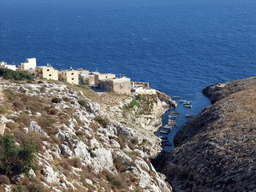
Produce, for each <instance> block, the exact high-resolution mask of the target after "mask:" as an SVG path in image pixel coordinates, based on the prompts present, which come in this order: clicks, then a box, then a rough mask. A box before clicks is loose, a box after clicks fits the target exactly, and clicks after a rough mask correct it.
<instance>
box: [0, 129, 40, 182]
mask: <svg viewBox="0 0 256 192" xmlns="http://www.w3.org/2000/svg"><path fill="white" fill-rule="evenodd" d="M0 145H1V152H0V161H1V162H0V173H2V174H4V175H7V176H8V177H9V178H10V177H11V176H13V175H17V174H20V173H24V174H25V175H26V176H27V177H29V170H30V169H31V168H32V169H34V168H35V166H34V164H33V161H34V158H35V154H37V153H38V152H39V145H38V144H37V143H35V142H33V141H28V140H26V141H25V142H24V143H23V144H21V145H20V146H16V145H15V141H14V139H13V136H12V135H10V134H4V136H2V137H1V138H0Z"/></svg>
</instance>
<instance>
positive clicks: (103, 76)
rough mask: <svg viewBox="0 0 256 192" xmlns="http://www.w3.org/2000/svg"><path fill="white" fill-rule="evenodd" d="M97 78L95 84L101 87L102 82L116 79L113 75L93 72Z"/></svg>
mask: <svg viewBox="0 0 256 192" xmlns="http://www.w3.org/2000/svg"><path fill="white" fill-rule="evenodd" d="M93 74H94V76H95V84H96V85H100V83H101V82H103V81H106V80H110V79H114V78H115V77H116V75H115V74H112V73H99V72H93Z"/></svg>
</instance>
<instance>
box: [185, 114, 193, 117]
mask: <svg viewBox="0 0 256 192" xmlns="http://www.w3.org/2000/svg"><path fill="white" fill-rule="evenodd" d="M186 117H194V115H189V114H186Z"/></svg>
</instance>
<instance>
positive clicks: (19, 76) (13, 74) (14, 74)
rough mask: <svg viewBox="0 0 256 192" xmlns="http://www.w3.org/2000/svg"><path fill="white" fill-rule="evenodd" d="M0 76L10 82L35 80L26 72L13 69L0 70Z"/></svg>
mask: <svg viewBox="0 0 256 192" xmlns="http://www.w3.org/2000/svg"><path fill="white" fill-rule="evenodd" d="M0 76H1V77H3V78H4V79H8V80H18V81H21V80H34V77H33V76H32V75H31V74H30V73H27V72H25V71H13V70H11V69H6V68H0Z"/></svg>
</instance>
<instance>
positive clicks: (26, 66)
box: [18, 58, 36, 71]
mask: <svg viewBox="0 0 256 192" xmlns="http://www.w3.org/2000/svg"><path fill="white" fill-rule="evenodd" d="M18 67H19V70H21V71H25V70H31V69H36V58H29V59H27V60H26V62H25V63H21V64H20V65H19V66H18Z"/></svg>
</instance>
